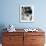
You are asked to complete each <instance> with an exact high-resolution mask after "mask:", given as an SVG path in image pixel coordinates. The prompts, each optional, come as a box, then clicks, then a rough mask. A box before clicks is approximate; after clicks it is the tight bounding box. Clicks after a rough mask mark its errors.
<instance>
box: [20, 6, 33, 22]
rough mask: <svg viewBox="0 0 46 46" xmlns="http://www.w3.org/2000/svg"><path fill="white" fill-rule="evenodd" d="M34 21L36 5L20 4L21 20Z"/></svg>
mask: <svg viewBox="0 0 46 46" xmlns="http://www.w3.org/2000/svg"><path fill="white" fill-rule="evenodd" d="M33 21H34V7H33V6H32V5H21V6H20V22H33Z"/></svg>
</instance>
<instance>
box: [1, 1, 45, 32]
mask: <svg viewBox="0 0 46 46" xmlns="http://www.w3.org/2000/svg"><path fill="white" fill-rule="evenodd" d="M22 4H23V5H24V4H26V5H33V6H34V13H35V14H34V16H35V21H34V22H32V23H21V22H20V21H19V7H20V5H22ZM45 4H46V0H23V1H22V0H0V31H1V29H2V28H4V27H6V26H7V25H9V24H13V25H14V26H15V27H16V28H29V27H30V28H31V27H33V28H34V27H40V28H42V29H44V31H45V32H46V5H45ZM39 25H40V26H39Z"/></svg>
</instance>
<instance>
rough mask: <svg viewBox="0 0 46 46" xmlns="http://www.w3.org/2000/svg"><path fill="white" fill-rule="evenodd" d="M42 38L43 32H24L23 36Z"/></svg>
mask: <svg viewBox="0 0 46 46" xmlns="http://www.w3.org/2000/svg"><path fill="white" fill-rule="evenodd" d="M31 35H32V36H44V35H45V33H44V32H24V36H31Z"/></svg>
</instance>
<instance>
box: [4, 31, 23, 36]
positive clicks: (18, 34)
mask: <svg viewBox="0 0 46 46" xmlns="http://www.w3.org/2000/svg"><path fill="white" fill-rule="evenodd" d="M3 35H4V36H23V32H4V33H3Z"/></svg>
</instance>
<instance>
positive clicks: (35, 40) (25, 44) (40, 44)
mask: <svg viewBox="0 0 46 46" xmlns="http://www.w3.org/2000/svg"><path fill="white" fill-rule="evenodd" d="M44 36H45V33H44V32H3V42H2V45H3V46H44V41H45V40H44V39H45V37H44Z"/></svg>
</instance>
